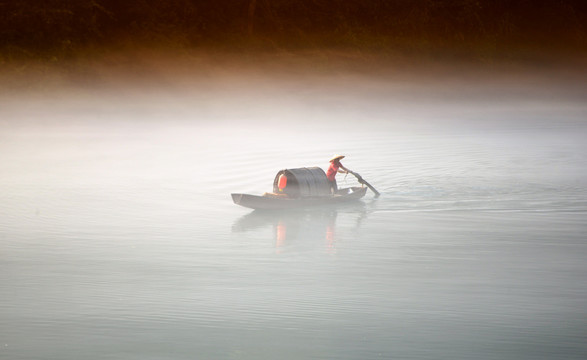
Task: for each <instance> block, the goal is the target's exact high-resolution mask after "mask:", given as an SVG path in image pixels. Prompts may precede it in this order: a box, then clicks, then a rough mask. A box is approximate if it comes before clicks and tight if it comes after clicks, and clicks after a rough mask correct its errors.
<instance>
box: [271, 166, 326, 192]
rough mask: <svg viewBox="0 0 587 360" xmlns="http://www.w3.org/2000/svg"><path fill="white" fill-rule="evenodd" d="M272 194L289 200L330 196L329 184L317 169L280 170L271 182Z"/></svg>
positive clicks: (323, 174) (322, 171)
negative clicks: (285, 196) (284, 195)
mask: <svg viewBox="0 0 587 360" xmlns="http://www.w3.org/2000/svg"><path fill="white" fill-rule="evenodd" d="M282 175H283V176H285V179H283V177H282ZM273 192H274V193H275V194H286V195H287V196H288V197H290V198H300V197H319V196H331V193H330V182H329V181H328V179H327V178H326V174H325V173H324V170H322V169H321V168H319V167H309V168H299V169H285V170H281V171H280V172H278V173H277V175H276V176H275V180H274V181H273Z"/></svg>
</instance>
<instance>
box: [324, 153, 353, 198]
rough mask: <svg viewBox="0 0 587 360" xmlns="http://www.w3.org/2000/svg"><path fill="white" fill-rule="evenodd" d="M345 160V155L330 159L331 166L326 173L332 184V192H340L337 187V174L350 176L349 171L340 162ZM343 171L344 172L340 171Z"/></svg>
mask: <svg viewBox="0 0 587 360" xmlns="http://www.w3.org/2000/svg"><path fill="white" fill-rule="evenodd" d="M342 159H344V155H335V156H334V157H332V159H330V165H329V166H328V170H327V171H326V177H327V178H328V181H329V182H330V191H331V192H332V193H335V192H336V190H338V186H337V185H336V174H337V173H341V174H348V172H349V170H348V169H347V168H345V167H344V166H342V164H341V163H340V160H342ZM340 169H342V170H340Z"/></svg>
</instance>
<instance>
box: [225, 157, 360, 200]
mask: <svg viewBox="0 0 587 360" xmlns="http://www.w3.org/2000/svg"><path fill="white" fill-rule="evenodd" d="M353 175H355V176H357V174H355V173H353ZM358 178H359V182H361V183H362V184H363V183H365V182H364V181H362V179H361V178H360V177H358ZM366 192H367V188H366V187H363V186H353V187H348V188H344V189H338V190H337V191H336V192H334V193H332V191H331V189H330V182H329V181H328V179H327V178H326V174H325V173H324V170H322V169H321V168H319V167H310V168H299V169H285V170H281V171H279V172H278V173H277V175H276V176H275V180H274V181H273V192H271V193H265V194H263V195H249V194H231V196H232V200H233V201H234V203H235V204H237V205H241V206H244V207H247V208H251V209H259V210H261V209H293V208H302V207H313V206H320V205H328V204H339V203H343V202H347V201H352V200H358V199H360V198H362V197H363V196H365V193H366Z"/></svg>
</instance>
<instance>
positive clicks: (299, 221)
mask: <svg viewBox="0 0 587 360" xmlns="http://www.w3.org/2000/svg"><path fill="white" fill-rule="evenodd" d="M337 217H338V212H337V210H336V209H335V208H334V207H328V206H326V207H320V208H318V209H289V210H288V209H285V210H279V211H253V212H250V213H248V214H246V215H244V216H243V217H241V218H240V219H238V220H237V221H236V222H235V223H234V224H233V226H232V231H233V233H245V232H251V233H256V234H262V233H263V232H264V231H266V230H271V231H272V238H273V240H274V244H275V248H276V249H277V251H278V252H281V251H282V250H283V248H284V247H285V246H286V245H290V246H291V245H294V244H298V245H299V244H302V243H303V244H306V245H308V246H311V247H314V246H316V245H318V246H319V244H324V242H326V248H327V249H329V251H330V249H334V244H335V242H336V236H335V229H336V220H337ZM306 245H304V246H306Z"/></svg>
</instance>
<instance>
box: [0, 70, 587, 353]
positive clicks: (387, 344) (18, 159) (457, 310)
mask: <svg viewBox="0 0 587 360" xmlns="http://www.w3.org/2000/svg"><path fill="white" fill-rule="evenodd" d="M326 80H328V79H318V80H316V81H315V82H312V83H310V84H308V83H301V84H300V83H299V82H288V81H281V82H276V83H271V82H270V81H265V82H261V83H260V84H257V85H258V86H256V87H255V88H254V90H250V89H249V90H245V91H243V89H244V88H243V83H245V81H244V80H243V81H242V83H238V82H237V83H236V85H235V83H214V85H215V86H213V87H209V88H197V89H191V90H186V89H185V88H181V89H175V90H174V89H172V90H169V91H161V92H156V91H152V92H150V93H149V92H141V91H136V90H133V91H130V90H128V91H123V90H120V89H119V90H117V91H113V92H102V91H90V90H85V91H81V92H76V93H55V94H52V95H50V96H43V97H40V96H30V97H26V98H24V97H18V96H15V97H12V98H7V97H5V98H4V99H3V100H2V101H3V106H2V107H1V108H0V169H1V171H0V358H2V359H11V360H17V359H23V360H24V359H26V360H29V359H59V360H66V359H137V360H138V359H140V360H146V359H391V358H393V359H532V360H535V359H585V358H586V357H587V345H586V343H585V338H586V336H587V280H586V279H587V262H586V261H585V260H586V259H587V240H586V236H585V235H586V233H587V221H586V220H587V217H586V215H587V142H586V141H585V139H586V138H587V123H586V122H585V120H586V116H587V107H586V106H585V101H584V100H585V99H586V98H587V97H585V96H584V95H585V94H586V92H585V90H584V89H579V90H580V91H578V92H577V89H568V88H566V87H560V86H559V87H558V88H555V89H551V91H550V92H549V91H544V90H536V88H535V87H534V86H533V84H532V83H530V84H527V85H526V86H524V87H523V86H519V87H515V88H511V87H507V86H505V85H503V84H502V86H500V84H497V85H495V84H493V85H491V86H486V87H484V88H476V87H471V88H470V89H468V90H463V89H460V90H458V91H457V90H455V91H448V90H446V89H444V88H442V87H441V86H439V85H437V87H436V88H434V87H432V88H431V87H425V89H420V90H418V88H417V86H416V85H409V84H407V83H401V82H400V83H392V82H390V83H387V82H384V81H376V80H372V81H370V82H365V83H357V79H344V81H342V80H340V79H338V80H337V79H334V80H332V84H331V85H328V86H326V85H324V83H323V82H324V81H326ZM205 85H210V84H205ZM233 85H234V87H233ZM203 87H205V86H203ZM334 89H336V91H335V90H334ZM439 89H444V90H443V91H440V92H439V91H437V90H439ZM334 153H343V154H345V155H347V158H346V159H345V160H344V161H343V164H344V165H345V166H347V167H349V168H351V169H353V170H355V171H357V172H359V173H361V175H363V177H364V178H365V179H367V180H368V181H369V182H370V183H371V184H373V185H374V186H375V187H376V188H377V189H378V190H379V191H380V192H381V193H382V196H381V197H380V198H378V199H375V198H373V195H372V194H370V193H368V195H367V196H366V197H365V198H364V199H363V200H362V201H361V202H358V203H355V204H348V205H345V206H341V207H337V208H329V207H326V208H319V209H313V210H308V211H293V212H272V213H258V212H253V211H251V210H248V209H245V208H241V207H238V206H236V205H234V204H232V202H231V199H230V193H231V192H245V193H252V194H261V193H263V192H265V191H269V190H271V186H272V181H273V177H274V175H275V173H277V171H279V170H281V169H283V168H291V167H303V166H321V167H323V168H326V166H327V160H328V159H329V158H330V156H331V155H332V154H334ZM338 181H339V185H340V186H344V185H354V184H355V183H356V182H355V181H354V180H353V179H351V178H350V177H347V178H345V177H344V175H338Z"/></svg>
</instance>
